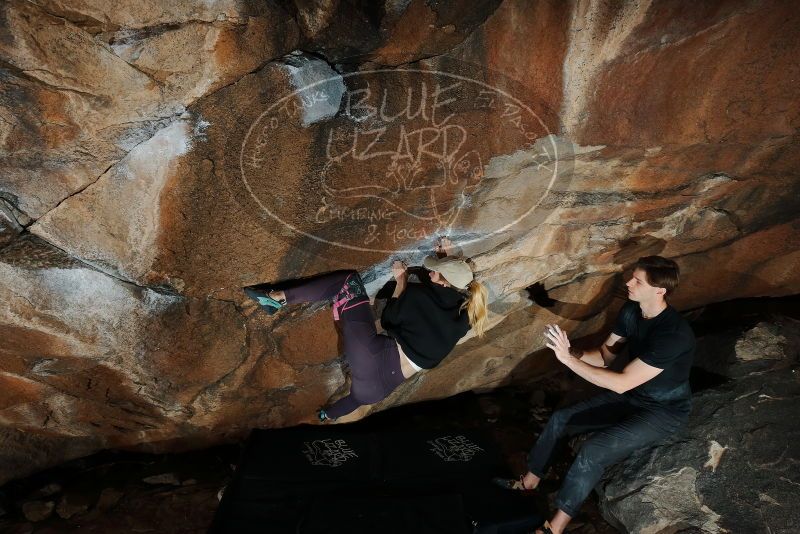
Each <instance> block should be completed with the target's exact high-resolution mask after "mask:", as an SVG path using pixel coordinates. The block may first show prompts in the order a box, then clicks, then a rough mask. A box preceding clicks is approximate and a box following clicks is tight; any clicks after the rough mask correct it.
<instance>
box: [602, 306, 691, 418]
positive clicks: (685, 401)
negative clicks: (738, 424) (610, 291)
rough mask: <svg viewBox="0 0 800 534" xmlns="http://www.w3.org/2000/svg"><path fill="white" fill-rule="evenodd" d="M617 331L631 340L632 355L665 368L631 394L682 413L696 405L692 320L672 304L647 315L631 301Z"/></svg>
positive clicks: (630, 349) (619, 321)
mask: <svg viewBox="0 0 800 534" xmlns="http://www.w3.org/2000/svg"><path fill="white" fill-rule="evenodd" d="M614 333H615V334H617V335H618V336H622V337H624V338H626V339H627V340H628V348H629V351H630V357H631V359H634V358H639V359H640V360H642V361H643V362H644V363H646V364H647V365H651V366H653V367H658V368H659V369H663V371H662V372H661V373H659V374H658V376H656V377H655V378H653V379H651V380H648V381H647V382H645V383H644V384H641V385H640V386H638V387H635V388H634V389H632V390H630V391H629V392H628V394H629V396H630V397H631V398H632V399H633V400H634V401H637V402H640V403H642V404H646V405H658V406H663V407H666V408H669V409H670V410H671V411H674V412H676V413H680V414H688V413H689V411H690V410H691V406H692V391H691V389H690V388H689V371H690V370H691V367H692V360H693V359H694V351H695V338H694V332H692V329H691V327H690V326H689V323H688V322H687V321H686V319H684V318H683V316H682V315H681V314H680V313H678V311H677V310H675V308H673V307H672V306H667V308H666V309H665V310H664V311H662V312H661V313H659V314H658V315H656V316H655V317H653V318H652V319H645V318H644V317H642V310H641V308H640V307H639V303H638V302H633V301H629V302H627V303H626V304H625V305H624V306H623V307H622V309H621V310H620V312H619V316H618V317H617V324H616V326H615V327H614Z"/></svg>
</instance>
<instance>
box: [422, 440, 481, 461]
mask: <svg viewBox="0 0 800 534" xmlns="http://www.w3.org/2000/svg"><path fill="white" fill-rule="evenodd" d="M428 443H429V444H430V445H431V452H433V453H434V454H435V455H436V456H438V457H439V458H441V459H442V460H444V461H445V462H469V461H470V460H472V458H473V457H474V456H475V455H476V454H478V453H479V452H483V449H482V448H480V447H479V446H478V445H477V444H476V443H473V442H472V441H470V440H468V439H467V438H466V437H465V436H442V437H441V438H436V439H434V440H431V441H428Z"/></svg>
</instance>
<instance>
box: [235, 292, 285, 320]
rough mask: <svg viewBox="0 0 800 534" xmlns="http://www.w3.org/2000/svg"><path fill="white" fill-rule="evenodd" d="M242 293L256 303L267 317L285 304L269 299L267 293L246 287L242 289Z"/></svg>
mask: <svg viewBox="0 0 800 534" xmlns="http://www.w3.org/2000/svg"><path fill="white" fill-rule="evenodd" d="M244 292H245V294H246V295H247V296H248V297H250V298H251V299H253V300H255V301H256V302H258V305H259V306H261V308H262V309H263V310H264V311H265V312H267V315H272V314H273V313H275V312H276V311H278V310H280V309H281V308H283V307H284V306H285V305H286V302H281V301H279V300H275V299H274V298H272V297H270V296H269V291H262V290H259V289H253V288H251V287H246V288H244Z"/></svg>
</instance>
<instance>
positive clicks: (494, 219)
mask: <svg viewBox="0 0 800 534" xmlns="http://www.w3.org/2000/svg"><path fill="white" fill-rule="evenodd" d="M309 62H310V61H309ZM291 68H292V69H294V70H293V71H291V72H294V73H296V72H297V71H298V70H299V69H298V68H296V67H291ZM332 72H333V71H331V73H332ZM300 79H301V81H304V82H305V81H307V80H308V77H305V78H303V77H301V78H300ZM312 79H313V78H312ZM505 85H509V84H505ZM498 130H502V135H496V136H495V137H494V138H489V137H487V133H488V132H492V131H494V132H497V131H498ZM521 152H523V153H524V155H523V156H520V157H519V158H518V159H519V160H514V155H516V154H519V153H521ZM559 157H560V156H559V146H558V144H557V143H556V142H555V141H554V138H553V136H551V135H550V132H549V131H548V130H547V128H546V126H545V124H544V122H542V120H540V119H539V117H538V116H537V115H536V114H535V113H534V112H533V111H532V110H531V109H530V108H529V107H528V106H526V105H525V104H524V103H523V102H522V101H521V100H520V99H517V98H515V97H514V96H513V95H512V94H510V93H509V92H508V91H507V90H504V89H500V88H497V87H493V86H492V85H489V84H487V83H485V82H483V81H480V80H477V79H473V78H471V77H467V76H463V75H460V74H456V73H453V72H443V71H441V70H427V69H412V68H398V69H385V70H373V71H360V72H355V73H348V74H342V75H336V76H334V77H328V78H325V79H317V80H316V81H309V83H306V84H305V85H303V86H302V87H299V88H298V89H296V90H295V91H294V92H292V93H291V94H289V95H287V96H284V97H283V98H281V99H279V100H278V101H277V102H275V103H274V104H272V105H271V106H269V107H268V109H266V110H265V111H264V112H262V113H261V114H260V115H259V116H258V118H257V119H256V120H255V121H254V122H253V124H252V125H251V127H250V129H249V130H248V132H247V135H246V137H245V139H244V142H243V144H242V149H241V153H240V158H239V166H240V171H241V178H242V182H243V184H244V186H245V188H246V190H247V192H248V193H249V195H250V197H251V198H252V200H254V201H255V203H256V204H257V205H258V206H259V208H260V209H261V210H262V211H263V212H264V213H266V214H267V215H268V216H269V217H271V218H272V219H274V220H276V221H279V222H280V223H281V224H283V225H284V226H285V227H287V228H289V229H291V230H292V231H293V232H296V233H298V234H301V235H303V236H306V237H309V238H313V239H315V240H318V241H320V242H323V243H326V244H329V245H336V246H341V247H344V248H347V249H351V250H359V251H371V252H388V253H396V252H398V251H411V250H413V249H408V247H414V246H416V245H417V244H418V243H420V242H424V241H428V240H429V239H430V238H431V237H432V236H435V235H438V234H449V235H453V236H461V237H459V244H461V245H467V244H469V243H470V242H471V241H476V240H478V239H483V238H486V237H488V236H490V235H494V234H497V233H501V232H504V231H506V230H508V229H509V228H510V227H512V226H514V225H516V224H517V223H519V222H520V221H521V220H522V219H524V218H525V217H527V216H529V215H530V214H531V213H532V212H533V211H534V210H535V209H536V208H537V207H538V206H539V205H540V204H541V199H542V198H543V197H544V196H545V194H546V193H547V192H548V191H549V190H550V188H551V187H552V185H553V182H554V180H555V179H556V176H557V175H558V172H559V170H558V166H559ZM497 158H511V159H512V160H513V161H511V162H506V164H502V163H497V161H496V160H497ZM504 165H505V166H504ZM509 166H511V167H514V168H515V169H516V170H515V171H514V172H516V175H515V177H513V178H512V179H510V180H506V178H507V173H508V167H509ZM504 173H506V174H504ZM520 173H523V174H524V176H519V175H520ZM487 180H488V182H490V183H489V184H486V183H485V182H487ZM501 180H505V181H504V182H503V185H498V184H499V183H500V181H501ZM492 190H494V192H493V193H492V192H491V191H492ZM523 196H524V197H525V198H526V199H533V204H528V205H522V204H523V203H522V202H519V203H518V204H520V205H517V204H515V203H514V202H509V200H512V199H516V200H519V199H520V198H521V197H523ZM502 199H505V200H502ZM479 209H481V210H482V211H481V213H480V214H479V213H478V210H479ZM406 249H408V250H406Z"/></svg>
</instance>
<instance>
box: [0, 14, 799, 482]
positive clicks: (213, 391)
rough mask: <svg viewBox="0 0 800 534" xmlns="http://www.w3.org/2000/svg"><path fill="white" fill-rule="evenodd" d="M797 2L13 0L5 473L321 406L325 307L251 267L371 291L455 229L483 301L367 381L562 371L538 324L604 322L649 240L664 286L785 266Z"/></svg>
mask: <svg viewBox="0 0 800 534" xmlns="http://www.w3.org/2000/svg"><path fill="white" fill-rule="evenodd" d="M798 17H800V12H798V11H797V10H796V9H794V8H793V6H791V5H789V4H787V3H783V2H777V1H776V2H749V3H742V2H719V3H714V4H713V5H712V4H709V5H705V6H703V7H702V8H698V9H691V10H690V9H683V8H681V7H680V6H678V5H677V4H663V3H656V2H636V3H608V2H600V1H590V0H582V1H578V2H573V3H564V2H550V1H544V0H542V1H527V0H505V1H503V2H499V1H493V0H486V1H481V2H479V3H475V2H472V3H466V2H463V1H460V0H452V1H448V2H435V3H431V2H426V1H424V0H419V1H418V0H412V1H410V2H389V1H386V2H378V3H364V2H339V1H331V2H305V1H301V0H293V1H291V2H290V1H289V0H283V1H280V2H255V1H253V2H251V1H242V2H240V1H236V2H234V1H220V2H213V3H208V2H205V3H200V4H198V3H196V2H180V1H179V2H166V1H164V2H162V1H159V0H146V1H144V0H136V1H134V0H126V1H123V2H115V3H108V2H104V1H100V0H58V1H52V2H51V1H48V2H44V1H30V2H26V1H22V0H12V1H10V2H6V3H4V4H3V5H2V6H0V66H2V68H0V153H2V155H3V157H2V158H0V176H1V178H0V247H4V248H0V273H1V275H0V292H2V294H3V300H2V301H0V302H2V307H0V330H1V331H2V332H3V341H4V343H3V345H2V348H0V350H1V351H2V354H3V359H2V361H0V377H2V378H1V379H2V380H3V381H5V382H6V383H7V387H5V388H0V406H3V407H4V408H3V409H2V412H0V415H1V416H2V424H3V429H4V430H3V433H4V434H3V436H4V438H3V439H4V440H5V441H4V442H6V443H8V444H10V445H9V446H8V447H4V448H3V451H4V452H3V453H2V454H3V455H4V456H2V458H3V460H2V462H4V464H3V465H4V466H6V467H7V468H4V469H3V470H2V471H0V479H1V478H2V477H6V478H10V477H15V476H19V475H20V474H22V473H25V472H29V471H30V470H32V469H36V468H37V467H41V466H44V465H48V462H50V463H53V462H58V461H61V460H63V459H65V458H67V457H74V456H77V455H81V454H86V453H88V452H91V451H92V450H98V449H102V448H106V447H112V446H124V447H133V446H138V447H143V448H153V449H170V448H181V447H190V446H200V445H205V444H207V443H211V442H215V441H221V440H226V439H235V438H236V437H238V436H240V435H241V434H242V433H243V432H245V431H246V429H247V428H250V427H252V426H286V425H293V424H298V423H299V422H302V421H306V420H308V419H309V418H310V417H312V415H313V412H314V410H315V409H316V408H317V407H318V406H319V405H321V404H323V403H324V402H326V400H327V399H328V398H330V397H331V396H332V395H335V394H337V392H341V391H342V390H343V388H344V387H345V384H346V382H345V375H346V373H345V372H344V369H343V368H342V365H341V359H340V356H341V355H340V354H339V351H338V348H337V343H336V330H335V329H334V327H333V326H332V321H331V318H330V313H329V311H327V310H325V309H322V308H321V307H319V306H306V307H298V308H295V309H292V310H290V311H289V313H284V314H279V315H278V316H274V317H266V316H264V315H263V314H262V313H260V312H259V311H258V310H257V309H256V308H254V307H253V305H252V303H249V302H248V301H247V299H246V298H245V296H244V294H243V293H242V291H241V288H242V287H244V286H247V285H251V284H256V283H260V282H269V281H277V280H285V279H292V278H297V277H301V276H310V275H314V274H317V273H322V272H326V271H331V270H335V269H342V268H356V269H359V270H360V271H361V272H362V273H363V276H364V278H365V280H366V281H367V282H368V286H369V289H370V290H371V291H372V290H374V289H376V288H377V287H378V286H379V285H380V284H381V283H383V282H384V281H385V280H386V279H387V277H388V276H389V272H390V269H389V266H390V265H391V262H392V260H393V259H395V258H397V257H400V258H403V259H406V260H407V261H409V262H411V263H416V262H418V261H419V260H420V259H421V258H422V256H423V255H424V254H425V253H426V251H427V250H428V248H429V246H430V243H431V241H432V238H433V237H434V236H435V235H436V234H438V233H449V234H450V235H451V236H452V237H454V238H455V239H456V240H457V241H459V242H460V243H461V244H462V245H463V248H464V250H465V252H466V253H467V254H468V255H469V256H471V257H472V258H473V259H474V263H475V266H476V270H477V274H478V277H479V279H480V280H482V281H483V282H484V283H485V284H486V285H487V287H488V289H489V293H490V310H491V316H490V326H491V328H490V329H489V331H488V333H487V336H486V337H485V338H484V339H481V340H478V339H475V338H474V337H473V336H468V337H467V338H466V339H465V340H464V341H463V342H462V343H461V344H460V345H459V346H458V347H456V349H455V351H454V352H453V354H452V355H451V356H450V357H449V358H448V359H447V360H446V361H445V362H444V363H443V365H441V366H440V367H438V368H437V369H435V370H432V371H428V372H424V373H420V374H418V375H416V376H415V377H414V379H413V380H409V381H408V382H407V383H405V384H404V385H403V386H401V387H400V388H398V391H397V392H396V393H394V394H393V395H392V396H390V397H389V398H388V399H386V400H385V401H384V402H382V403H380V404H379V405H377V406H375V407H374V409H382V408H385V407H388V406H392V405H395V404H398V403H405V402H414V401H418V400H423V399H429V398H436V397H443V396H448V395H452V394H455V393H458V392H460V391H464V390H468V389H481V388H489V387H495V386H498V385H501V384H505V383H509V382H512V381H514V380H525V379H528V378H530V377H532V376H538V375H540V374H542V373H544V372H547V371H548V370H550V369H552V368H553V359H552V358H551V357H550V355H549V354H548V352H547V351H546V350H544V341H543V339H542V336H541V332H542V327H543V325H544V324H546V323H548V322H559V323H560V324H562V326H564V327H565V328H567V329H568V330H569V332H570V334H571V335H572V336H573V338H574V339H575V340H576V341H579V342H580V341H581V338H589V337H591V336H596V335H597V334H598V333H599V332H602V331H603V330H604V329H606V328H607V327H608V325H609V324H610V323H611V321H612V320H613V317H614V314H615V312H616V310H617V309H618V308H619V306H620V305H621V304H622V303H623V299H624V293H621V292H620V291H619V289H620V287H621V285H620V283H621V281H622V277H623V272H624V269H625V268H626V267H627V266H628V265H629V264H630V263H631V262H632V261H633V260H635V259H636V258H637V257H638V256H641V255H647V254H663V255H666V256H670V257H673V258H675V259H676V260H677V261H678V263H679V264H680V265H681V268H682V270H683V273H684V280H683V283H682V285H681V287H680V288H679V290H678V292H677V293H676V294H675V296H674V300H673V303H674V304H675V305H676V306H677V307H678V308H693V307H698V306H702V305H705V304H707V303H709V302H716V301H723V300H727V299H732V298H737V297H748V296H765V295H786V294H793V293H797V292H798V290H800V275H799V274H798V272H797V270H796V269H795V268H794V266H795V265H796V264H797V262H798V260H800V232H798V225H800V219H798V217H797V212H798V208H799V207H800V194H798V193H799V192H800V191H799V189H800V185H798V184H800V182H798V180H797V176H796V168H797V166H798V164H800V144H798V143H797V133H796V128H797V125H798V120H799V119H798V117H800V115H798V113H800V111H798V109H800V107H798V106H797V103H798V100H800V99H799V98H798V96H799V92H798V88H797V84H796V83H795V80H796V78H797V63H796V57H797V54H798V52H799V51H800V37H799V36H798V32H797V31H796V29H795V28H797V27H800V26H798V24H797V23H798V22H800V19H799V18H798ZM393 66H400V67H399V68H391V67H393ZM32 236H36V238H34V237H32ZM41 258H45V260H42V259H41ZM534 288H535V290H534ZM528 290H531V291H532V292H534V293H537V294H538V297H537V298H538V300H537V302H539V303H544V306H540V305H539V304H536V305H534V304H532V303H531V301H530V300H529V299H528V293H529V291H528ZM87 384H89V385H88V386H87ZM106 390H107V391H108V395H109V396H110V397H109V398H110V399H113V402H110V401H109V402H107V400H106V398H105V396H104V395H105V391H106ZM26 451H30V456H31V457H35V458H37V459H36V461H34V462H30V463H28V464H25V462H24V461H23V460H24V458H25V455H26V454H27V453H26Z"/></svg>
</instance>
